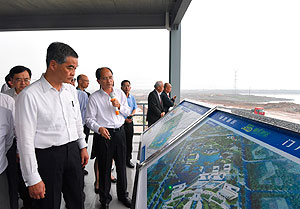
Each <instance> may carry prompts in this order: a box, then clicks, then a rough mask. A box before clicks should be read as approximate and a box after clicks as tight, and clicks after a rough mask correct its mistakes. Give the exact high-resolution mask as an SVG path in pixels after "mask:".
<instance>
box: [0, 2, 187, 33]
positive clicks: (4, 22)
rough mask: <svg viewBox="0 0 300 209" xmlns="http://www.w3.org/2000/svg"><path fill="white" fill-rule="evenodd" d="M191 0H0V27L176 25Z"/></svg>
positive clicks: (145, 26) (54, 27) (64, 27)
mask: <svg viewBox="0 0 300 209" xmlns="http://www.w3.org/2000/svg"><path fill="white" fill-rule="evenodd" d="M191 1H192V0H160V1H158V0H72V1H67V0H45V1H40V0H14V1H7V0H0V5H1V7H0V20H1V21H0V31H22V30H71V29H163V28H165V29H176V28H177V27H178V25H179V24H180V22H181V20H182V18H183V16H184V14H185V12H186V10H187V8H188V6H189V5H190V3H191Z"/></svg>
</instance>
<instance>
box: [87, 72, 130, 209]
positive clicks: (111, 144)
mask: <svg viewBox="0 0 300 209" xmlns="http://www.w3.org/2000/svg"><path fill="white" fill-rule="evenodd" d="M96 78H97V82H98V83H99V84H100V89H99V90H98V91H96V92H94V93H93V94H92V95H91V96H90V98H89V103H88V108H87V112H86V124H87V126H88V127H89V128H90V129H91V130H93V131H94V132H95V133H94V143H95V142H97V145H96V146H97V153H96V156H97V157H96V158H98V167H99V182H100V183H99V196H100V202H101V208H102V209H104V208H109V202H110V201H111V200H112V197H111V195H110V194H109V192H110V188H111V164H112V159H114V160H115V164H116V169H117V196H118V199H119V201H121V202H122V203H123V205H125V206H126V207H128V208H130V207H131V199H130V198H129V197H128V192H127V177H126V136H125V131H124V126H123V124H124V121H125V118H124V116H125V117H127V116H128V115H129V114H130V108H129V106H128V103H127V98H126V95H125V93H124V92H123V91H122V90H121V89H117V88H114V79H113V73H112V71H111V69H109V68H108V67H102V68H98V69H97V70H96ZM93 146H94V145H93Z"/></svg>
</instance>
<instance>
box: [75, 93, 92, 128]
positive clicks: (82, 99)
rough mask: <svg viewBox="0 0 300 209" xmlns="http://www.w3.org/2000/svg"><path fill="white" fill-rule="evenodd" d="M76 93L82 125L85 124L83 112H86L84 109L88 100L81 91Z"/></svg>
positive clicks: (85, 94)
mask: <svg viewBox="0 0 300 209" xmlns="http://www.w3.org/2000/svg"><path fill="white" fill-rule="evenodd" d="M77 93H78V101H79V106H80V112H81V118H82V125H84V124H85V120H84V119H85V112H86V107H87V104H88V102H89V98H88V95H87V93H85V92H84V91H82V90H77Z"/></svg>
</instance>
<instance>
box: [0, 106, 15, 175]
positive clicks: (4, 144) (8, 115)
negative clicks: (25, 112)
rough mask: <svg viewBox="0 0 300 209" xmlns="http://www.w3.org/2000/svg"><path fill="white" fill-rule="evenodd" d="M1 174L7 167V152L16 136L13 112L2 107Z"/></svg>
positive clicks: (0, 118) (0, 110) (0, 131)
mask: <svg viewBox="0 0 300 209" xmlns="http://www.w3.org/2000/svg"><path fill="white" fill-rule="evenodd" d="M0 115H1V117H0V174H1V173H3V171H4V170H5V169H6V167H7V165H8V162H7V158H6V153H7V151H8V150H9V148H10V147H11V145H12V143H13V138H14V132H13V128H14V122H13V117H12V112H11V111H10V110H9V109H7V108H4V107H0Z"/></svg>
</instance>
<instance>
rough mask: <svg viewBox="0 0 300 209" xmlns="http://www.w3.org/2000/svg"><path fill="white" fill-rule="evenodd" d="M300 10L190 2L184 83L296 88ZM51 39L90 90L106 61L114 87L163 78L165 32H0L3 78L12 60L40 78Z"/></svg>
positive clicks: (272, 1)
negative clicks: (69, 55) (66, 49)
mask: <svg viewBox="0 0 300 209" xmlns="http://www.w3.org/2000/svg"><path fill="white" fill-rule="evenodd" d="M299 11H300V1H298V0H251V1H249V0H248V1H246V0H226V1H224V0H193V1H192V2H191V4H190V6H189V8H188V10H187V12H186V14H185V16H184V18H183V20H182V23H181V39H182V40H181V49H182V51H181V56H182V57H181V88H182V89H233V88H235V87H236V88H237V89H299V88H300V85H299V78H300V76H299V74H300V73H299V72H300V27H299V25H300V24H299V22H300V12H299ZM54 41H61V42H64V43H67V44H69V45H70V46H71V47H73V48H74V49H75V51H76V52H77V53H78V54H79V66H78V68H77V70H76V75H79V74H81V73H83V74H86V75H87V76H88V77H89V79H90V87H89V89H97V88H98V84H97V83H96V79H95V75H94V73H95V71H96V69H97V68H98V67H103V66H108V67H110V68H111V69H112V70H113V72H114V78H115V83H116V86H117V87H119V86H120V82H121V81H122V80H123V79H128V80H130V81H131V83H132V88H135V89H152V88H153V85H154V83H155V81H157V80H162V81H163V82H168V78H169V75H168V72H169V60H168V59H169V31H168V30H166V29H161V30H158V29H156V30H88V31H80V30H77V31H29V32H0V57H1V64H0V67H1V70H0V79H1V80H2V81H3V82H4V77H5V75H6V74H7V73H8V71H9V70H10V69H11V68H12V67H13V66H15V65H24V66H26V67H29V68H30V69H31V70H32V73H33V78H32V80H36V79H38V78H39V77H40V75H41V73H43V72H45V70H46V64H45V63H46V62H45V57H46V49H47V47H48V45H49V44H50V43H52V42H54ZM0 83H1V82H0Z"/></svg>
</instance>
